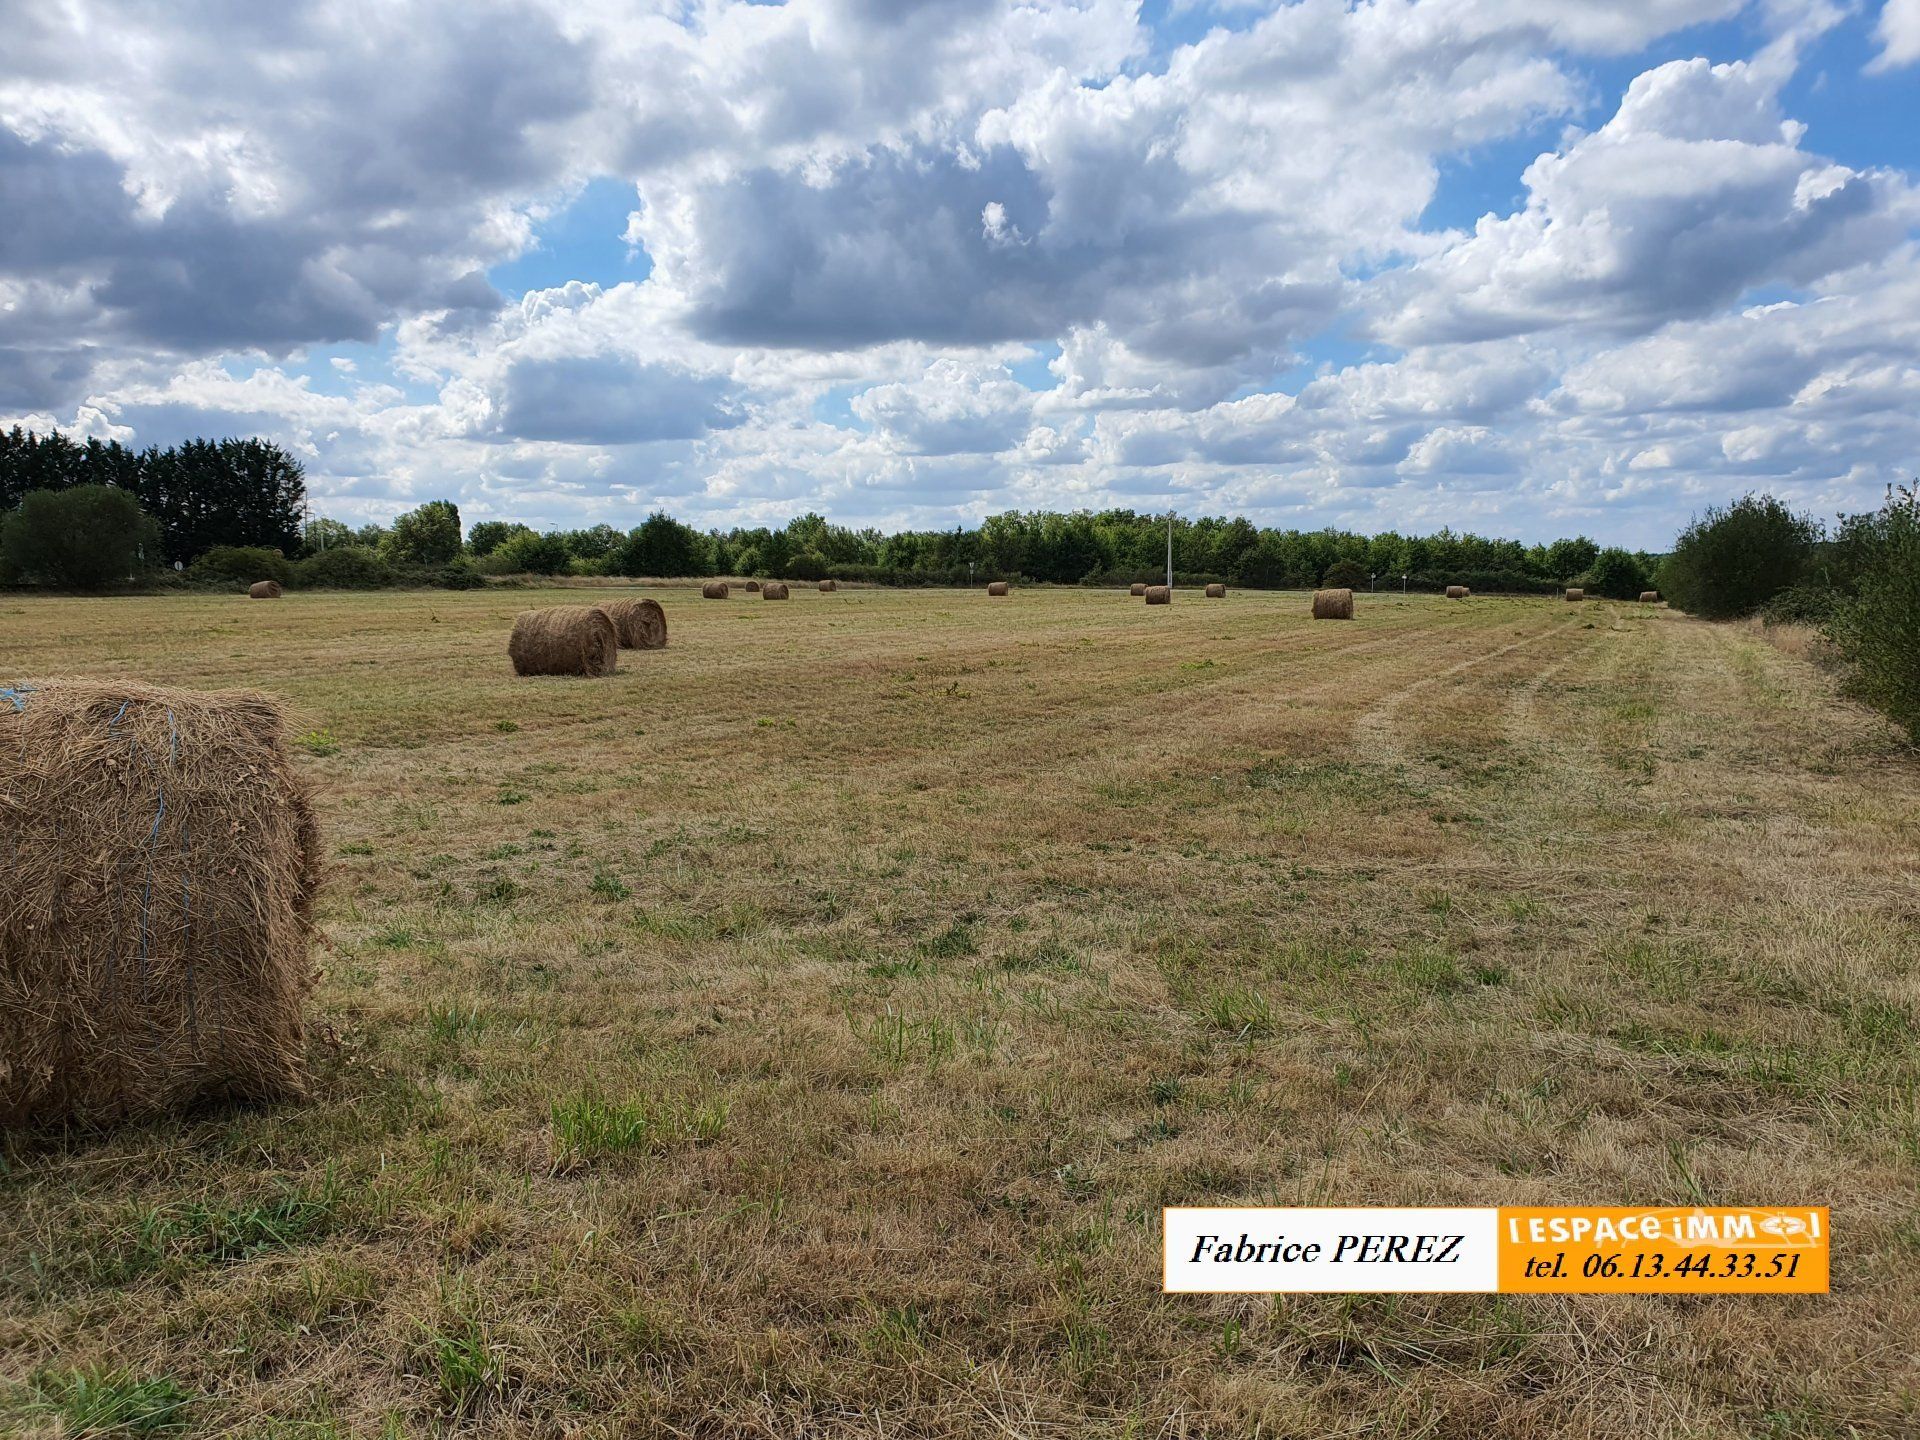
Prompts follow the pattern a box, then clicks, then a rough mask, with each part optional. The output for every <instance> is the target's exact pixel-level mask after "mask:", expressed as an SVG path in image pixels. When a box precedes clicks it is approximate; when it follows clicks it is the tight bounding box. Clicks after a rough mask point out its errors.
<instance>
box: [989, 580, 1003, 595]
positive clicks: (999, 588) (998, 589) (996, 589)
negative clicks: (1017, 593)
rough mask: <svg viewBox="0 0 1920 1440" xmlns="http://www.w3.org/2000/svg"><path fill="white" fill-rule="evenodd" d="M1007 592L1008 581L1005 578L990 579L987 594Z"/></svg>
mask: <svg viewBox="0 0 1920 1440" xmlns="http://www.w3.org/2000/svg"><path fill="white" fill-rule="evenodd" d="M1006 593H1007V582H1006V581H1004V580H993V581H989V582H988V584H987V594H989V595H1004V594H1006Z"/></svg>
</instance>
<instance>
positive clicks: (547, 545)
mask: <svg viewBox="0 0 1920 1440" xmlns="http://www.w3.org/2000/svg"><path fill="white" fill-rule="evenodd" d="M491 558H492V559H493V560H494V561H495V562H496V563H497V564H498V565H499V566H500V568H501V571H502V573H506V574H511V573H513V572H515V571H527V572H530V573H532V574H534V575H563V574H565V573H566V570H567V567H568V566H569V565H571V564H572V563H573V552H572V551H571V550H569V549H567V542H566V541H565V540H563V539H561V538H560V537H559V536H558V535H536V534H534V532H533V531H531V530H526V531H522V532H521V533H520V534H518V535H515V536H513V537H512V538H511V539H509V540H508V541H507V542H506V543H505V544H504V545H502V546H501V547H500V548H499V549H498V550H495V551H494V552H493V555H492V557H491Z"/></svg>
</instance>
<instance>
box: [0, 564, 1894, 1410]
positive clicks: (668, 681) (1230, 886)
mask: <svg viewBox="0 0 1920 1440" xmlns="http://www.w3.org/2000/svg"><path fill="white" fill-rule="evenodd" d="M648 593H651V594H654V595H656V596H658V597H660V598H661V599H662V600H663V601H664V602H665V604H666V606H667V608H668V612H669V620H670V624H671V627H672V637H673V638H672V644H671V646H670V648H668V649H666V650H663V651H658V652H649V653H633V652H628V653H626V654H623V655H622V657H621V661H620V670H619V673H618V674H617V675H616V676H614V677H613V678H611V679H608V680H601V681H581V680H566V679H537V680H519V681H516V680H514V679H513V678H512V676H511V675H510V673H509V670H508V667H507V662H506V656H505V649H504V646H505V635H506V629H507V626H508V625H509V624H510V621H511V616H512V614H513V613H514V612H515V611H516V610H519V609H523V608H526V606H528V605H529V604H535V603H546V601H543V600H541V599H539V598H536V597H530V596H529V595H528V594H527V593H526V592H511V593H504V594H503V593H489V592H475V593H470V594H469V593H450V594H408V595H381V596H374V597H346V596H336V595H293V596H290V597H289V598H288V599H287V601H285V602H284V603H282V604H281V605H277V606H271V607H269V606H253V607H251V608H249V607H248V606H247V604H246V602H245V600H244V598H236V599H232V600H229V599H227V598H224V597H223V598H217V599H216V598H179V599H165V600H126V601H81V600H61V601H47V600H23V599H18V598H6V599H0V635H4V637H5V639H4V641H0V668H4V670H5V671H6V672H7V673H8V674H9V675H19V676H31V675H35V674H41V675H46V674H89V675H96V676H112V675H121V676H137V677H139V678H141V679H147V680H154V681H160V682H163V683H169V684H181V685H191V686H199V687H207V688H219V687H223V686H236V685H254V686H259V687H261V688H264V689H267V690H270V691H272V692H274V693H275V694H277V695H280V696H281V697H283V698H284V699H286V700H288V701H289V702H291V704H292V705H293V706H294V707H295V708H296V709H297V711H298V712H299V713H300V715H301V717H302V718H301V720H300V723H299V725H298V726H297V727H296V729H297V730H298V731H299V732H300V734H301V736H302V750H301V757H302V758H301V764H302V767H303V769H304V770H306V771H307V772H308V773H309V774H310V775H311V777H312V779H313V780H314V781H315V783H316V786H317V789H318V793H319V798H320V805H321V814H322V820H323V824H324V826H325V833H326V837H327V843H328V846H329V849H330V851H331V854H332V857H333V863H334V873H333V875H332V878H331V882H330V887H329V889H328V891H327V893H326V896H325V898H324V901H323V904H322V907H321V912H320V916H321V923H322V929H323V932H324V935H325V937H326V940H325V945H324V948H323V950H322V952H321V954H320V957H319V959H320V963H321V965H322V968H323V972H324V973H323V978H322V981H321V984H320V986H319V989H318V991H317V995H316V1004H317V1017H318V1019H319V1020H320V1021H322V1022H323V1024H322V1025H321V1027H320V1030H321V1032H322V1033H321V1035H320V1037H319V1038H317V1039H316V1042H315V1046H314V1055H315V1064H316V1084H315V1095H314V1098H313V1100H312V1102H311V1103H310V1104H308V1105H305V1106H295V1107H283V1108H280V1109H276V1110H272V1111H267V1112H238V1111H229V1112H216V1113H208V1114H201V1115H196V1116H193V1117H189V1118H188V1119H185V1120H183V1121H179V1122H168V1123H162V1124H155V1125H151V1126H148V1127H144V1128H138V1129H132V1130H124V1131H119V1132H115V1133H112V1134H109V1135H106V1136H93V1137H85V1136H74V1137H69V1138H64V1139H50V1140H49V1139H41V1140H35V1141H15V1142H12V1143H11V1144H10V1148H8V1149H7V1150H5V1151H4V1152H0V1158H3V1159H4V1173H0V1374H3V1375H4V1377H5V1379H6V1380H7V1381H9V1382H11V1385H12V1396H13V1401H14V1404H15V1405H16V1413H17V1414H18V1415H19V1416H21V1417H24V1418H23V1419H22V1420H21V1421H20V1423H22V1424H25V1425H26V1426H28V1427H29V1428H31V1427H33V1426H36V1425H40V1426H44V1427H46V1428H47V1431H48V1433H54V1432H53V1430H52V1428H51V1427H52V1425H53V1424H54V1421H53V1419H52V1418H51V1417H53V1416H54V1415H56V1414H59V1413H62V1407H63V1406H64V1407H66V1408H65V1410H64V1413H65V1414H66V1415H67V1417H68V1421H69V1422H71V1420H72V1418H73V1416H74V1415H75V1414H76V1413H78V1412H76V1410H75V1409H74V1406H76V1405H81V1404H84V1403H103V1404H107V1405H109V1407H111V1406H112V1405H115V1404H124V1405H128V1406H138V1405H140V1404H145V1403H148V1402H149V1401H152V1396H153V1395H155V1394H157V1395H159V1396H160V1397H161V1399H160V1400H159V1401H152V1403H155V1404H159V1403H162V1402H164V1403H165V1404H166V1405H170V1406H173V1407H174V1408H172V1409H167V1410H166V1411H165V1416H166V1417H169V1418H171V1417H177V1416H178V1415H181V1414H184V1415H187V1416H190V1417H191V1422H190V1423H191V1424H192V1425H193V1426H194V1427H195V1428H196V1429H197V1430H199V1431H202V1432H204V1433H210V1434H226V1435H260V1436H266V1435H287V1436H293V1435H301V1436H309V1435H312V1436H323V1435H329V1434H340V1435H348V1434H378V1433H382V1431H383V1430H384V1431H385V1432H387V1433H394V1434H412V1433H417V1432H430V1431H432V1430H435V1429H437V1428H440V1427H446V1426H457V1427H460V1428H463V1429H464V1430H466V1431H470V1432H471V1433H477V1434H487V1435H529V1436H531V1435H550V1434H554V1433H569V1434H578V1435H615V1434H627V1433H646V1432H648V1431H653V1432H657V1433H662V1434H702V1435H706V1434H728V1433H742V1434H769V1435H773V1434H778V1435H816V1434H817V1435H828V1434H832V1435H836V1436H838V1435H861V1434H871V1435H876V1436H877V1435H880V1434H883V1433H885V1434H892V1435H956V1436H957V1435H970V1434H979V1433H1009V1434H1011V1433H1018V1434H1032V1435H1044V1434H1058V1435H1068V1434H1072V1435H1103V1434H1105V1435H1115V1436H1118V1435H1155V1434H1170V1435H1245V1434H1253V1433H1260V1434H1273V1435H1303V1436H1304V1435H1314V1436H1319V1435H1332V1434H1359V1433H1363V1432H1368V1431H1371V1432H1372V1433H1382V1434H1397V1435H1409V1436H1411V1435H1456V1434H1457V1435H1475V1436H1506V1437H1514V1440H1521V1437H1535V1436H1541V1435H1550V1434H1554V1435H1558V1434H1564V1435H1575V1436H1594V1437H1600V1436H1606V1437H1616V1436H1617V1437H1622V1440H1625V1437H1636V1440H1637V1437H1646V1436H1735V1435H1751V1434H1773V1435H1780V1436H1800V1435H1806V1436H1824V1435H1852V1434H1861V1435H1895V1434H1906V1433H1912V1431H1913V1430H1914V1428H1915V1427H1916V1426H1920V1398H1917V1393H1920V1392H1917V1387H1920V1379H1917V1377H1916V1373H1915V1368H1914V1360H1913V1346H1912V1343H1911V1341H1912V1336H1913V1335H1914V1334H1915V1333H1920V1285H1916V1283H1915V1281H1914V1276H1915V1274H1916V1271H1917V1270H1920V1223H1917V1221H1916V1214H1917V1207H1916V1186H1915V1177H1916V1165H1917V1164H1920V1110H1917V1109H1916V1094H1917V1093H1920V1092H1917V1091H1916V1069H1917V1068H1920V1067H1916V1062H1915V1048H1916V1047H1915V1018H1916V1001H1917V999H1920V996H1917V994H1916V981H1915V964H1916V961H1915V955H1916V951H1920V944H1916V940H1917V939H1920V883H1917V882H1916V877H1915V860H1916V848H1915V844H1916V842H1915V834H1916V822H1917V821H1920V772H1917V771H1916V766H1915V762H1914V759H1913V757H1912V753H1911V752H1910V751H1908V750H1904V749H1903V748H1902V747H1901V746H1900V744H1899V743H1898V742H1897V741H1896V739H1895V737H1894V735H1893V733H1892V731H1891V730H1890V729H1889V728H1888V727H1886V726H1884V725H1883V724H1881V723H1880V722H1878V721H1877V720H1875V719H1873V718H1872V717H1870V716H1869V715H1867V714H1866V713H1864V712H1862V711H1860V710H1857V709H1855V708H1853V707H1851V706H1848V705H1845V704H1843V703H1841V702H1838V701H1836V700H1835V699H1833V698H1832V695H1831V692H1830V687H1829V683H1828V681H1827V680H1826V679H1825V678H1824V677H1823V676H1822V675H1821V674H1820V673H1819V672H1818V671H1817V670H1815V669H1814V668H1812V667H1811V666H1809V665H1808V664H1806V663H1805V662H1804V661H1802V660H1801V659H1799V658H1797V657H1795V656H1792V655H1787V654H1783V653H1781V652H1779V651H1778V650H1776V649H1774V648H1773V647H1771V646H1769V645H1767V644H1766V643H1764V641H1762V640H1760V639H1758V638H1756V637H1754V636H1752V635H1749V634H1745V633H1743V632H1740V631H1738V630H1735V629H1732V628H1727V627H1710V626H1706V625H1700V624H1695V623H1692V622H1689V621H1686V620H1684V619H1682V618H1680V617H1678V616H1676V615H1672V614H1669V613H1667V612H1665V611H1661V610H1653V609H1647V608H1642V607H1636V606H1625V605H1619V606H1616V605H1609V604H1602V603H1589V604H1586V605H1583V606H1578V607H1574V606H1567V605H1565V604H1564V603H1562V602H1559V601H1557V600H1554V601H1547V600H1539V601H1534V600H1505V599H1498V598H1481V597H1476V598H1474V599H1473V600H1471V601H1469V602H1465V603H1455V604H1446V603H1444V602H1442V601H1440V600H1438V599H1437V598H1433V597H1411V598H1407V599H1401V598H1400V597H1378V598H1376V597H1371V596H1367V595H1362V596H1360V597H1359V610H1358V616H1357V618H1356V620H1355V621H1354V622H1352V623H1351V624H1343V625H1318V626H1316V625H1314V624H1313V623H1312V622H1311V621H1310V620H1308V619H1307V616H1306V597H1304V596H1300V595H1284V596H1281V595H1263V594H1256V593H1252V592H1241V593H1236V594H1235V595H1233V596H1232V597H1231V598H1230V599H1229V600H1228V601H1227V602H1226V603H1224V604H1223V603H1218V602H1216V603H1213V604H1202V603H1199V600H1198V596H1197V593H1196V594H1194V595H1192V596H1191V597H1189V596H1188V594H1187V593H1186V592H1182V594H1181V596H1180V597H1179V598H1178V599H1177V600H1176V603H1175V604H1174V605H1172V606H1169V607H1160V608H1156V609H1151V610H1149V609H1147V608H1145V607H1143V606H1141V605H1139V604H1138V602H1129V601H1128V600H1127V599H1126V598H1125V597H1123V596H1119V595H1110V594H1106V593H1097V594H1096V593H1085V592H1079V591H1071V590H1058V591H1053V590H1040V589H1026V590H1021V591H1019V592H1017V593H1016V594H1015V595H1014V596H1012V597H1011V598H1010V600H1006V601H999V602H994V603H989V601H988V599H987V597H986V596H985V595H984V594H977V593H972V592H968V593H955V592H942V591H927V592H910V593H902V592H883V591H871V590H861V589H850V590H842V591H840V592H839V593H838V594H833V595H823V594H818V593H815V592H812V591H796V592H795V596H794V599H793V601H792V603H791V604H789V605H787V606H763V605H761V604H759V603H758V602H757V597H752V596H748V595H745V594H743V593H741V594H736V595H735V597H734V598H732V599H730V600H728V601H727V602H726V603H724V604H717V603H706V604H702V603H700V602H699V597H698V591H697V589H678V588H675V589H654V590H650V591H649V592H648ZM551 598H553V599H558V600H565V601H572V602H575V603H578V602H580V601H581V600H582V599H583V598H584V599H585V600H586V601H588V602H589V603H590V602H591V599H592V598H593V595H592V592H590V591H588V592H584V593H583V591H582V590H580V589H579V588H571V589H568V590H566V591H564V592H562V593H559V594H557V595H556V596H555V597H551ZM1183 602H1184V603H1183ZM1554 1201H1566V1202H1574V1203H1589V1204H1608V1203H1620V1204H1626V1203H1647V1204H1686V1203H1691V1202H1695V1201H1701V1202H1711V1203H1743V1202H1751V1203H1768V1202H1774V1203H1824V1204H1829V1205H1831V1206H1832V1207H1833V1216H1834V1224H1835V1275H1836V1280H1835V1290H1834V1293H1833V1295H1831V1296H1809V1297H1796V1298H1788V1299H1767V1300H1761V1299H1740V1298H1733V1299H1659V1298H1641V1297H1627V1298H1606V1299H1600V1298H1587V1299H1579V1298H1555V1297H1538V1298H1531V1297H1530V1298H1517V1299H1501V1298H1494V1297H1421V1296H1408V1297H1391V1296H1381V1297H1371V1298H1368V1297H1358V1298H1341V1297H1330V1296H1328V1297H1285V1296H1283V1297H1279V1298H1277V1299H1273V1300H1267V1299H1263V1298H1259V1297H1231V1298H1224V1297H1223V1298H1217V1299H1216V1298H1204V1297H1191V1296H1163V1295H1161V1294H1160V1293H1159V1257H1158V1221H1159V1215H1158V1210H1159V1207H1160V1206H1161V1205H1162V1204H1168V1203H1208V1202H1212V1203H1222V1204H1228V1203H1246V1204H1258V1203H1273V1204H1355V1205H1359V1204H1370V1205H1382V1204H1496V1203H1503V1202H1504V1203H1515V1204H1524V1203H1546V1202H1554ZM76 1385H80V1386H81V1387H82V1389H83V1390H84V1389H85V1387H86V1386H89V1385H90V1386H92V1387H93V1388H92V1389H91V1390H87V1391H86V1393H85V1394H83V1395H82V1396H81V1399H80V1400H78V1401H76V1400H74V1399H73V1394H74V1390H75V1387H76ZM142 1386H144V1387H147V1388H146V1389H142V1388H141V1387H142ZM116 1387H117V1388H116ZM153 1387H159V1388H158V1389H157V1390H155V1389H154V1388H153ZM103 1392H104V1393H105V1395H106V1399H105V1400H104V1401H103V1400H102V1399H101V1395H102V1394H103ZM180 1397H185V1399H184V1400H182V1399H181V1398H180ZM182 1405H184V1407H185V1408H184V1409H181V1408H180V1407H181V1406H182ZM115 1413H117V1412H115Z"/></svg>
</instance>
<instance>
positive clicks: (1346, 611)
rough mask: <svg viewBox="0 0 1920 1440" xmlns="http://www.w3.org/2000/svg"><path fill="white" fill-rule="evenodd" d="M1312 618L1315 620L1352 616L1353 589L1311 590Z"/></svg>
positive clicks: (1339, 618) (1349, 617)
mask: <svg viewBox="0 0 1920 1440" xmlns="http://www.w3.org/2000/svg"><path fill="white" fill-rule="evenodd" d="M1313 618H1314V619H1316V620H1351V619H1352V618H1353V591H1351V590H1348V589H1344V588H1343V589H1339V590H1316V591H1314V592H1313Z"/></svg>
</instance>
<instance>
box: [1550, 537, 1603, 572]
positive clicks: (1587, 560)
mask: <svg viewBox="0 0 1920 1440" xmlns="http://www.w3.org/2000/svg"><path fill="white" fill-rule="evenodd" d="M1599 555H1600V547H1599V546H1598V545H1596V544H1594V543H1593V541H1591V540H1589V539H1587V537H1586V536H1584V535H1581V536H1578V537H1576V538H1575V539H1572V540H1556V541H1554V542H1553V543H1552V544H1551V545H1549V546H1548V547H1547V553H1546V565H1547V578H1548V579H1549V580H1562V581H1564V580H1571V579H1573V578H1574V576H1576V575H1582V574H1585V573H1586V571H1587V570H1588V568H1589V567H1591V566H1592V564H1593V562H1594V561H1595V560H1596V559H1598V558H1599Z"/></svg>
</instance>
